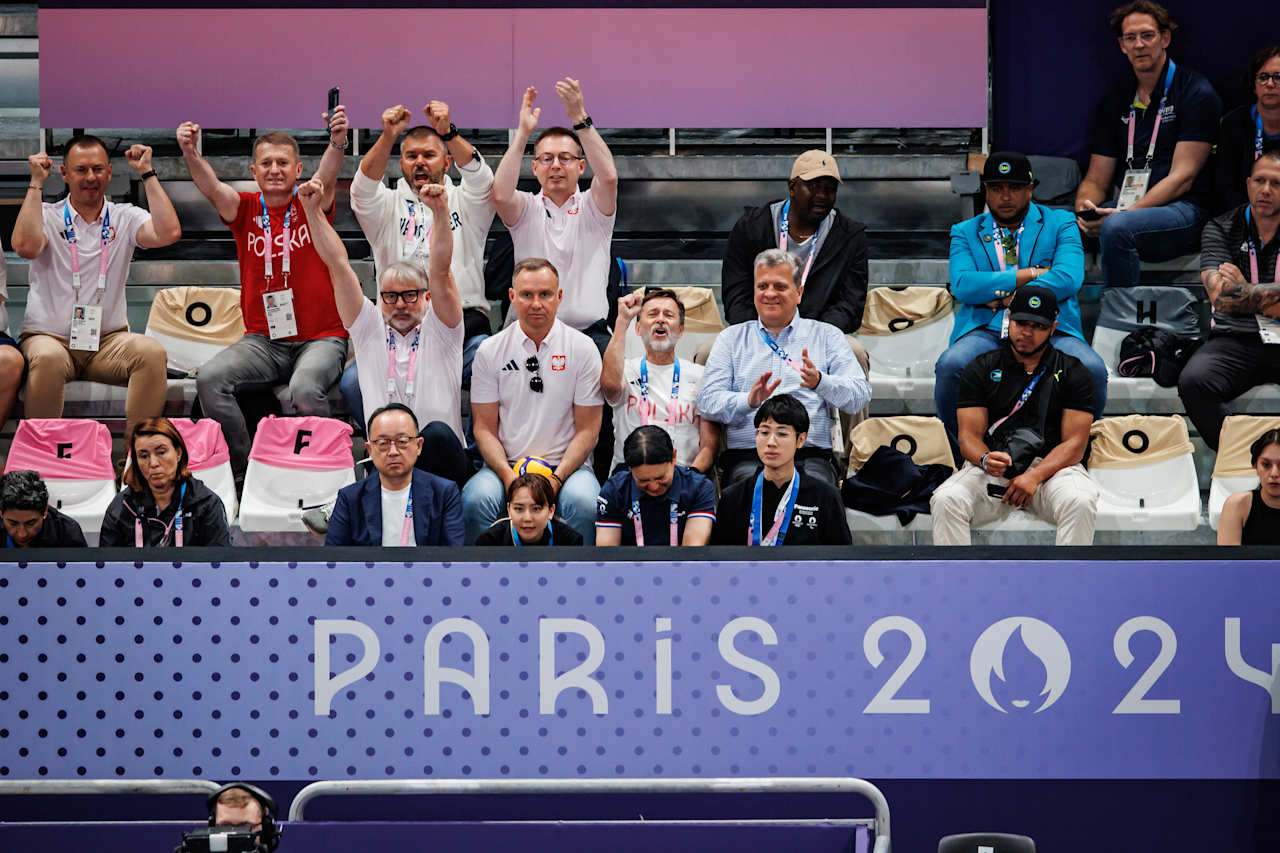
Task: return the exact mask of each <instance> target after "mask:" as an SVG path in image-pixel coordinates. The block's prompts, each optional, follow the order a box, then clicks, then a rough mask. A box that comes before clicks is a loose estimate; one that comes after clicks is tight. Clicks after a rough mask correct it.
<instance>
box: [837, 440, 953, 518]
mask: <svg viewBox="0 0 1280 853" xmlns="http://www.w3.org/2000/svg"><path fill="white" fill-rule="evenodd" d="M849 445H850V452H849V473H850V474H853V473H854V472H856V471H857V470H859V469H860V468H861V467H862V466H863V465H864V464H865V463H866V461H867V460H868V459H869V458H871V454H873V453H875V452H876V450H877V449H878V448H880V447H881V446H884V445H888V446H889V447H893V448H895V449H897V450H901V451H902V452H903V453H905V454H907V455H908V456H910V457H911V461H913V462H915V463H916V464H917V465H931V464H934V463H941V464H943V465H946V466H947V467H949V468H950V467H954V465H953V460H952V457H951V445H950V443H949V442H948V441H947V431H946V428H945V427H943V425H942V421H940V420H938V419H937V418H933V417H914V416H900V417H883V418H882V417H876V418H867V419H866V420H865V421H863V422H862V423H860V424H858V425H857V426H855V427H854V428H853V429H852V430H850V431H849ZM844 512H845V519H846V520H847V521H848V524H849V529H850V530H851V531H854V532H857V531H882V532H895V531H908V532H928V531H929V530H930V529H931V528H932V519H931V516H929V515H927V514H925V513H921V514H920V515H917V516H916V517H915V518H913V519H911V521H910V522H909V523H908V524H907V525H905V526H904V525H903V524H902V523H901V522H899V521H898V517H897V516H896V515H871V514H870V513H866V512H863V511H862V510H857V509H848V508H846V509H845V511H844Z"/></svg>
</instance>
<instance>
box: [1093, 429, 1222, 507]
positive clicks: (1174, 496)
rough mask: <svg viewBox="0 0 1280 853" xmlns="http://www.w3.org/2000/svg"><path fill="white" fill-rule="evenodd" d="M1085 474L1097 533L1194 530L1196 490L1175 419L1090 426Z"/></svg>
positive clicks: (1183, 434) (1191, 461)
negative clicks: (1093, 495) (1092, 488)
mask: <svg viewBox="0 0 1280 853" xmlns="http://www.w3.org/2000/svg"><path fill="white" fill-rule="evenodd" d="M1089 441H1090V447H1091V454H1090V457H1089V474H1090V476H1092V477H1093V481H1094V482H1095V483H1096V484H1097V486H1098V493H1099V494H1098V516H1097V528H1096V529H1098V530H1128V531H1139V530H1195V529H1196V528H1197V527H1199V526H1200V485H1199V483H1198V482H1197V480H1196V466H1195V458H1194V452H1195V448H1194V447H1192V445H1191V438H1190V436H1189V435H1188V434H1187V424H1186V422H1185V421H1184V420H1183V419H1182V418H1180V417H1178V416H1177V415H1169V416H1167V417H1160V416H1157V415H1126V416H1124V417H1118V418H1105V419H1103V420H1098V421H1094V423H1093V427H1092V428H1091V429H1090V431H1089Z"/></svg>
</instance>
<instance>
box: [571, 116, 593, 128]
mask: <svg viewBox="0 0 1280 853" xmlns="http://www.w3.org/2000/svg"><path fill="white" fill-rule="evenodd" d="M595 126H596V123H595V122H593V121H592V120H591V116H587V117H586V118H584V119H583V120H582V121H580V122H578V123H577V124H575V125H574V126H573V129H574V130H586V129H587V128H588V127H595Z"/></svg>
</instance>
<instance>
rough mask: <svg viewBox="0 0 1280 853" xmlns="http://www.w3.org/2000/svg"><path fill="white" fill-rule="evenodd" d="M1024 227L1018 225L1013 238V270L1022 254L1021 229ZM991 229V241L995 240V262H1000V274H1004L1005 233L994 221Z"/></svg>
mask: <svg viewBox="0 0 1280 853" xmlns="http://www.w3.org/2000/svg"><path fill="white" fill-rule="evenodd" d="M1024 227H1025V226H1024V225H1019V226H1018V233H1017V234H1015V235H1014V238H1013V268H1014V269H1017V268H1018V256H1019V255H1020V254H1022V229H1023V228H1024ZM991 228H992V231H993V233H994V235H995V236H994V237H993V238H992V239H993V240H995V244H996V246H995V247H996V260H997V261H999V262H1000V272H1004V268H1005V264H1006V263H1008V262H1007V261H1006V260H1005V257H1004V255H1005V251H1006V249H1005V244H1004V233H1005V232H1004V229H1003V228H1001V227H1000V226H999V224H997V223H996V221H995V220H994V219H992V220H991Z"/></svg>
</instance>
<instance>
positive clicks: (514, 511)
mask: <svg viewBox="0 0 1280 853" xmlns="http://www.w3.org/2000/svg"><path fill="white" fill-rule="evenodd" d="M476 544H477V545H514V546H516V547H523V546H525V545H581V544H582V534H581V533H579V532H578V531H576V530H574V529H573V528H572V527H570V526H569V525H567V524H565V523H564V521H562V520H561V519H559V518H557V517H556V493H555V490H554V489H552V488H551V481H550V480H548V479H547V478H546V477H544V476H542V475H541V474H521V475H520V476H519V477H516V478H515V479H514V480H512V481H511V485H510V486H508V487H507V517H506V518H500V519H498V520H497V521H495V522H494V523H493V524H491V525H489V529H488V530H486V531H484V532H483V533H481V534H480V535H479V536H477V537H476Z"/></svg>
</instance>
